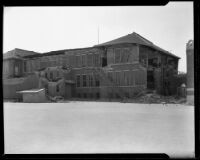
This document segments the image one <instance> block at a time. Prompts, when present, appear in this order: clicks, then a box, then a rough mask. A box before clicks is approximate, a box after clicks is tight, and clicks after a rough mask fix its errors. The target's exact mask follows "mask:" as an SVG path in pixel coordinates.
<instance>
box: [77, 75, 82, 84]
mask: <svg viewBox="0 0 200 160" xmlns="http://www.w3.org/2000/svg"><path fill="white" fill-rule="evenodd" d="M80 80H81V76H79V75H78V76H77V77H76V86H77V87H80Z"/></svg>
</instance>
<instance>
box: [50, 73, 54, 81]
mask: <svg viewBox="0 0 200 160" xmlns="http://www.w3.org/2000/svg"><path fill="white" fill-rule="evenodd" d="M50 79H51V80H52V79H53V73H52V72H50Z"/></svg>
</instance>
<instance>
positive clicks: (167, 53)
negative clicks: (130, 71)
mask: <svg viewBox="0 0 200 160" xmlns="http://www.w3.org/2000/svg"><path fill="white" fill-rule="evenodd" d="M119 44H139V43H116V44H108V45H100V46H96V45H95V46H94V47H108V46H113V45H119ZM152 44H153V43H152ZM139 45H142V46H146V47H149V48H152V49H154V50H158V49H156V47H158V46H156V45H155V44H153V45H155V46H156V47H154V46H150V45H144V44H139ZM159 48H160V47H159ZM161 49H162V48H161ZM161 49H160V50H158V51H160V52H162V53H163V54H166V55H168V56H172V57H175V58H177V59H181V58H180V57H178V56H176V55H174V54H173V53H170V52H168V51H166V50H164V49H162V50H163V51H161Z"/></svg>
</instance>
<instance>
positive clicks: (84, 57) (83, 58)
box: [82, 55, 87, 67]
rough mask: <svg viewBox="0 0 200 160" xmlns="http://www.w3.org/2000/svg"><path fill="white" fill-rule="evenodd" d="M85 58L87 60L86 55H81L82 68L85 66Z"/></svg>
mask: <svg viewBox="0 0 200 160" xmlns="http://www.w3.org/2000/svg"><path fill="white" fill-rule="evenodd" d="M86 58H87V57H86V55H83V56H82V66H83V67H85V66H86V60H87V59H86Z"/></svg>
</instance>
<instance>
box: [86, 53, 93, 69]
mask: <svg viewBox="0 0 200 160" xmlns="http://www.w3.org/2000/svg"><path fill="white" fill-rule="evenodd" d="M87 60H88V66H92V54H88V57H87Z"/></svg>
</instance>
